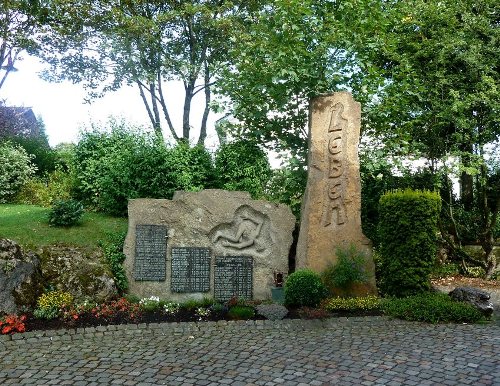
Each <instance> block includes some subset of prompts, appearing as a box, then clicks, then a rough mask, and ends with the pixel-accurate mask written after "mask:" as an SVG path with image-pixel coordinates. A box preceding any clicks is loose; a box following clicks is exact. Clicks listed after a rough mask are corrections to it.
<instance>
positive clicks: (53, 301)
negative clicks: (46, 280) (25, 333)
mask: <svg viewBox="0 0 500 386" xmlns="http://www.w3.org/2000/svg"><path fill="white" fill-rule="evenodd" d="M72 304H73V295H71V294H70V293H69V292H63V291H50V292H47V293H44V294H43V295H42V296H40V297H39V298H38V300H37V308H36V309H35V311H34V312H33V315H34V316H35V317H37V318H39V319H47V320H49V319H55V318H57V317H58V316H60V315H61V314H62V312H63V309H64V308H69V307H71V305H72Z"/></svg>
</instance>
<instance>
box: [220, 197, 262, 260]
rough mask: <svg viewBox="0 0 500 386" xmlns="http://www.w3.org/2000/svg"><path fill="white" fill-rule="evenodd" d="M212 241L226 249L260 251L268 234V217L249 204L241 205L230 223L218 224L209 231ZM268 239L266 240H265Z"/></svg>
mask: <svg viewBox="0 0 500 386" xmlns="http://www.w3.org/2000/svg"><path fill="white" fill-rule="evenodd" d="M210 238H211V240H212V242H213V243H214V244H215V245H216V246H218V247H221V248H223V249H227V250H228V251H233V252H234V251H247V252H250V253H251V252H254V253H261V252H263V251H264V250H265V247H264V245H265V244H266V242H265V241H266V240H267V239H269V238H270V236H269V219H268V218H267V216H266V215H264V214H263V213H261V212H258V211H256V210H255V209H253V208H251V207H250V206H247V205H243V206H241V207H239V208H238V209H237V210H236V211H235V213H234V218H233V221H232V222H231V223H230V224H220V225H218V226H216V227H215V228H214V229H212V231H211V232H210ZM267 241H268V240H267Z"/></svg>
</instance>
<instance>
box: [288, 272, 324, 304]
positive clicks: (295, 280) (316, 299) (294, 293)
mask: <svg viewBox="0 0 500 386" xmlns="http://www.w3.org/2000/svg"><path fill="white" fill-rule="evenodd" d="M327 293H328V290H327V288H326V287H325V285H324V284H323V282H322V281H321V278H320V277H319V275H318V274H317V273H316V272H313V271H311V270H309V269H300V270H298V271H295V272H294V273H292V274H291V275H290V276H288V279H287V280H286V282H285V304H286V305H288V306H298V307H300V306H308V307H315V306H317V305H318V304H319V303H320V302H321V300H323V299H324V298H325V297H326V295H327Z"/></svg>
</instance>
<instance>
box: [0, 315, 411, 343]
mask: <svg viewBox="0 0 500 386" xmlns="http://www.w3.org/2000/svg"><path fill="white" fill-rule="evenodd" d="M388 320H389V318H388V317H385V316H363V317H352V318H348V317H338V318H328V319H323V320H321V319H312V320H305V319H285V320H249V321H225V320H221V321H218V322H180V323H178V322H176V323H150V324H146V323H141V324H118V325H107V326H97V327H85V328H74V329H61V330H40V331H30V332H25V333H17V334H13V335H0V347H1V346H2V345H4V344H5V343H7V342H10V341H12V342H16V343H19V344H22V343H34V342H41V341H75V340H83V339H99V338H100V337H103V336H109V335H138V334H144V335H149V334H154V333H160V334H166V333H169V334H172V335H182V334H186V333H196V332H201V333H210V332H211V331H220V330H227V331H232V330H240V329H247V330H254V329H256V330H308V329H321V328H333V327H336V326H338V325H339V324H346V323H363V322H367V321H369V322H370V325H373V324H379V323H381V322H385V321H388ZM393 321H396V320H393ZM396 322H400V323H408V322H404V321H399V320H398V321H396Z"/></svg>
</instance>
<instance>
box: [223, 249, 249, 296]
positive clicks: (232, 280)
mask: <svg viewBox="0 0 500 386" xmlns="http://www.w3.org/2000/svg"><path fill="white" fill-rule="evenodd" d="M252 291H253V259H252V257H250V256H217V257H216V258H215V276H214V298H215V299H216V300H219V301H223V302H225V301H228V300H229V299H231V298H232V297H233V296H236V297H238V298H241V299H252Z"/></svg>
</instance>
